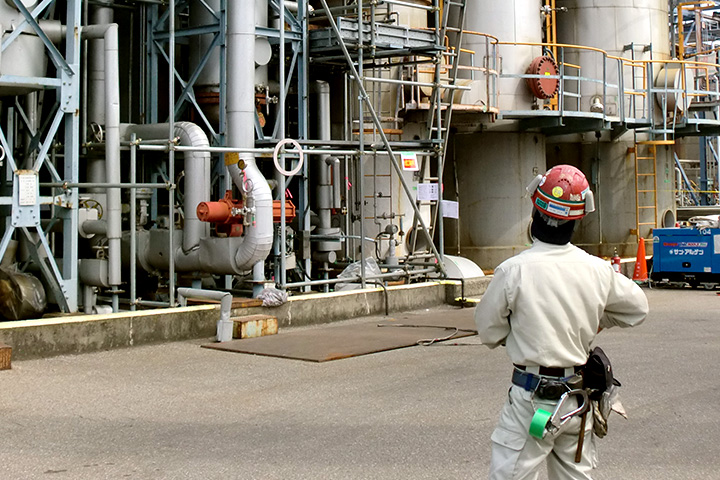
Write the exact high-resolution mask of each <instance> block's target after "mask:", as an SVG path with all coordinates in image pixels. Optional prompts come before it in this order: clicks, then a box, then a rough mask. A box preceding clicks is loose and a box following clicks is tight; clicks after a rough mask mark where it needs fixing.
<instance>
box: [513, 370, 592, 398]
mask: <svg viewBox="0 0 720 480" xmlns="http://www.w3.org/2000/svg"><path fill="white" fill-rule="evenodd" d="M524 369H525V367H524V366H522V365H515V369H514V370H513V375H512V383H513V384H514V385H517V386H518V387H522V388H524V389H525V390H527V391H528V392H534V393H535V395H537V396H538V397H539V398H543V399H545V400H558V399H559V398H560V397H561V396H562V394H563V393H565V392H567V391H569V390H575V389H578V388H582V377H580V376H579V375H571V376H569V377H565V373H566V372H565V369H564V368H547V367H540V369H539V373H540V375H534V374H532V373H528V372H525V371H524ZM581 369H582V367H579V366H578V367H575V368H574V371H575V372H576V373H577V372H579V371H580V370H581Z"/></svg>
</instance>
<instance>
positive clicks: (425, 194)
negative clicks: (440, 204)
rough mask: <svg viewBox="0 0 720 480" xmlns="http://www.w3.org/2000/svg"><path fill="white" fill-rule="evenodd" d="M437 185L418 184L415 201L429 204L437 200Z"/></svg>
mask: <svg viewBox="0 0 720 480" xmlns="http://www.w3.org/2000/svg"><path fill="white" fill-rule="evenodd" d="M439 198H440V196H439V195H438V184H437V183H418V186H417V199H418V200H420V201H421V202H429V201H433V200H438V199H439Z"/></svg>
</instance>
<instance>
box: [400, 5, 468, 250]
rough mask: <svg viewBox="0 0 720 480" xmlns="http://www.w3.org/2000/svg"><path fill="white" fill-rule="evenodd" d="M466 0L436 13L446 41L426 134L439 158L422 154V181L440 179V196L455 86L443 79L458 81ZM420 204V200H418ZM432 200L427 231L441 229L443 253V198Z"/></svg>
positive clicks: (414, 231) (415, 224) (414, 238)
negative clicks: (440, 213) (441, 210)
mask: <svg viewBox="0 0 720 480" xmlns="http://www.w3.org/2000/svg"><path fill="white" fill-rule="evenodd" d="M466 2H467V0H445V1H444V2H442V12H441V13H442V18H439V16H438V15H437V14H436V19H435V20H436V23H435V24H436V26H439V28H437V27H436V31H437V35H438V41H439V42H441V43H443V44H445V39H446V38H447V39H448V41H447V44H446V48H445V51H443V52H441V54H440V55H439V56H438V60H437V63H436V65H435V76H434V81H433V83H434V86H433V89H432V93H431V95H430V108H429V110H428V118H427V123H426V125H427V135H428V138H429V139H430V140H432V141H433V143H434V144H435V147H436V152H437V161H436V162H432V161H431V157H429V156H425V157H423V160H422V163H421V166H420V171H419V183H426V182H430V183H437V184H438V199H442V176H443V169H444V165H445V153H446V151H447V139H448V135H449V133H450V123H451V121H452V102H453V96H454V94H455V90H454V89H453V88H443V86H441V83H442V82H445V83H444V85H446V86H451V87H452V86H455V85H456V83H457V74H458V70H459V66H460V65H459V64H460V50H461V48H462V37H463V25H464V23H465V7H466ZM443 70H446V71H447V72H448V73H447V77H446V78H443V77H442V71H443ZM416 203H417V205H418V207H419V206H420V202H419V201H418V202H416ZM429 203H430V222H429V223H428V230H429V231H428V233H429V234H430V238H434V237H433V236H434V234H435V227H436V225H437V226H438V230H439V246H440V248H439V249H438V250H439V251H440V252H441V254H442V252H443V232H442V218H440V220H438V215H439V210H440V208H439V205H440V201H439V200H438V201H435V200H433V201H431V202H429ZM418 220H419V219H418V217H417V215H416V216H415V218H414V220H413V228H412V230H411V232H412V234H413V236H412V237H411V242H410V243H411V245H412V248H411V251H412V252H414V251H415V248H416V246H417V239H418V235H419V234H420V232H419V231H418V227H419V221H418Z"/></svg>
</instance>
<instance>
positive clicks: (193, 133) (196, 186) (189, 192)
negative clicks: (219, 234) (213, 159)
mask: <svg viewBox="0 0 720 480" xmlns="http://www.w3.org/2000/svg"><path fill="white" fill-rule="evenodd" d="M174 125H175V128H174V130H173V136H175V137H177V138H178V144H179V145H181V146H185V147H209V146H210V143H209V142H208V138H207V135H205V132H203V130H202V129H201V128H200V127H199V126H197V125H195V124H194V123H191V122H175V123H174ZM169 128H170V124H168V123H156V124H152V125H151V124H148V125H131V126H129V127H128V128H127V130H126V131H125V132H124V136H125V138H127V139H129V138H130V136H131V135H132V134H133V133H134V134H135V135H136V136H137V138H139V139H141V140H165V139H166V138H168V129H169ZM183 156H184V159H185V188H184V189H183V195H184V201H183V210H184V213H185V227H184V229H183V242H182V249H183V252H184V253H186V254H187V253H189V252H190V251H192V250H195V249H197V248H198V246H199V245H200V239H201V238H203V237H208V236H210V225H209V224H208V223H205V222H201V221H200V220H199V219H198V217H197V206H198V205H199V204H200V203H201V202H207V201H208V200H210V153H209V152H199V151H198V152H184V153H183Z"/></svg>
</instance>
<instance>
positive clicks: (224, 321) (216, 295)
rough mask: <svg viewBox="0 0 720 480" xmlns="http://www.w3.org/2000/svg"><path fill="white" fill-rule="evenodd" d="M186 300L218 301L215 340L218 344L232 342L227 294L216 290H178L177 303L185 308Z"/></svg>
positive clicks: (230, 301)
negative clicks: (218, 312) (218, 317)
mask: <svg viewBox="0 0 720 480" xmlns="http://www.w3.org/2000/svg"><path fill="white" fill-rule="evenodd" d="M188 298H197V299H205V300H220V319H219V320H218V322H217V333H216V338H217V341H218V342H229V341H230V340H232V331H233V322H232V321H230V308H231V307H232V299H233V297H232V295H230V294H229V293H227V292H219V291H216V290H200V289H198V288H178V302H180V305H182V306H183V307H186V306H187V299H188Z"/></svg>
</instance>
